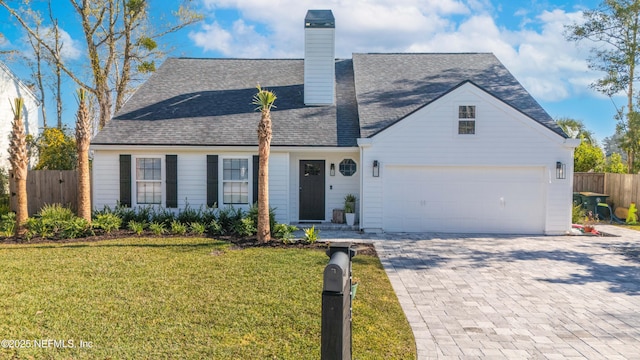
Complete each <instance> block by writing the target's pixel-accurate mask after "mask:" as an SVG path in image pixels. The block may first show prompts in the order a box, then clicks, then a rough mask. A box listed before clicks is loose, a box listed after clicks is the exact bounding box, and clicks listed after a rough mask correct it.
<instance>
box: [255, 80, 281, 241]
mask: <svg viewBox="0 0 640 360" xmlns="http://www.w3.org/2000/svg"><path fill="white" fill-rule="evenodd" d="M276 99H277V98H276V95H275V94H274V93H273V92H271V91H268V90H263V89H262V88H260V85H258V93H257V94H255V95H254V97H253V104H254V105H256V106H257V108H256V110H260V113H261V116H260V122H259V123H258V155H259V156H260V170H259V172H258V224H257V225H258V226H257V228H258V229H257V230H258V241H259V242H268V241H270V240H271V229H270V225H269V154H270V152H271V137H272V135H273V132H272V130H271V108H272V107H275V106H274V105H273V103H274V102H275V101H276Z"/></svg>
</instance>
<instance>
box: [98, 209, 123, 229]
mask: <svg viewBox="0 0 640 360" xmlns="http://www.w3.org/2000/svg"><path fill="white" fill-rule="evenodd" d="M121 225H122V219H121V218H120V217H118V216H117V215H116V214H113V213H106V214H97V215H96V216H95V219H94V220H93V227H94V228H96V229H102V230H104V231H105V232H106V233H107V234H109V233H111V232H112V231H113V230H117V229H120V226H121Z"/></svg>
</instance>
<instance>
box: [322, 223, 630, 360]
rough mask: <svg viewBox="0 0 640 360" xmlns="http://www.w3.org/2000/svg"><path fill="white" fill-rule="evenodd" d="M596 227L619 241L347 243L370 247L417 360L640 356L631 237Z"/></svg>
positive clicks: (447, 237) (385, 239)
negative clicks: (409, 329)
mask: <svg viewBox="0 0 640 360" xmlns="http://www.w3.org/2000/svg"><path fill="white" fill-rule="evenodd" d="M598 228H599V229H600V230H603V231H606V232H609V233H613V234H617V235H620V236H619V237H586V236H503V235H496V236H494V235H473V236H470V235H454V234H381V235H363V236H355V239H353V240H356V241H360V240H362V239H363V238H364V239H370V240H372V241H373V243H374V244H375V246H376V250H377V252H378V255H379V257H380V260H381V261H382V264H383V265H384V268H385V270H386V272H387V274H388V277H389V279H390V281H391V283H392V285H393V288H394V290H395V292H396V294H397V296H398V300H399V302H400V304H401V306H402V308H403V310H404V312H405V314H406V316H407V319H408V321H409V323H410V325H411V327H412V329H413V332H414V335H415V339H416V347H417V350H418V358H419V359H436V358H437V359H448V358H452V359H471V358H492V359H493V358H495V359H532V358H546V359H579V358H583V359H584V358H587V359H640V232H636V231H632V230H627V229H623V228H618V227H613V226H606V225H605V226H599V227H598ZM332 235H335V236H338V235H337V234H331V233H330V232H329V233H325V234H323V238H324V239H328V238H330V237H332Z"/></svg>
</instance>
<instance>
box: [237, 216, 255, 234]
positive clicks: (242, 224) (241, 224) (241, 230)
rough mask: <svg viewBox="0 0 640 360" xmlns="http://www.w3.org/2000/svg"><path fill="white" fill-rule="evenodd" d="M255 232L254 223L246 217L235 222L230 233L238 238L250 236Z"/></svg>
mask: <svg viewBox="0 0 640 360" xmlns="http://www.w3.org/2000/svg"><path fill="white" fill-rule="evenodd" d="M256 231H257V230H256V225H255V223H254V222H253V220H251V218H248V217H246V218H242V219H240V220H237V221H235V222H234V223H233V226H232V232H233V233H234V234H236V235H238V236H251V235H254V234H255V233H256Z"/></svg>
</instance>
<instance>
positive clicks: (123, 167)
mask: <svg viewBox="0 0 640 360" xmlns="http://www.w3.org/2000/svg"><path fill="white" fill-rule="evenodd" d="M120 205H122V206H126V207H131V155H120Z"/></svg>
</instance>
